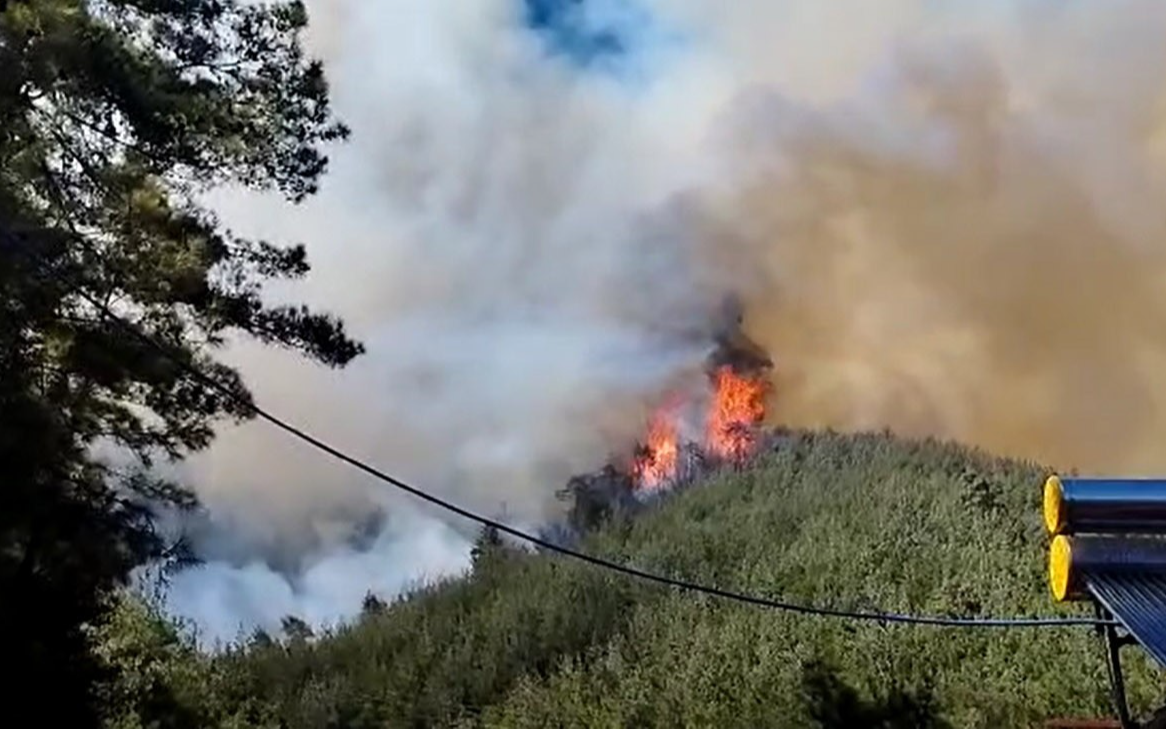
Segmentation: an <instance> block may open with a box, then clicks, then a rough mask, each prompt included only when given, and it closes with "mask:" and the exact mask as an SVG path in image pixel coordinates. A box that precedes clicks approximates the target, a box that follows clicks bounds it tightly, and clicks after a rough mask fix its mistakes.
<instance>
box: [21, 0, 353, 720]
mask: <svg viewBox="0 0 1166 729" xmlns="http://www.w3.org/2000/svg"><path fill="white" fill-rule="evenodd" d="M305 23H306V16H305V11H304V6H303V4H302V3H301V2H294V1H293V2H284V3H276V4H274V5H258V4H253V3H245V2H240V1H238V0H38V1H37V2H9V3H5V4H4V5H3V7H2V9H0V473H2V474H3V481H2V483H0V596H2V598H0V625H3V626H4V627H3V630H4V631H5V632H4V635H3V636H2V638H3V639H2V640H0V644H3V645H4V647H5V650H6V652H7V656H8V658H9V660H10V661H12V665H14V666H19V667H20V668H19V670H18V671H17V672H16V673H17V678H16V679H14V681H13V682H12V683H10V684H9V685H8V686H7V688H9V689H11V695H12V696H13V697H15V698H16V699H17V700H19V701H25V700H27V701H34V702H37V701H38V699H37V698H36V697H38V696H42V695H43V694H44V691H45V687H49V686H51V687H53V688H52V691H53V695H54V699H53V700H52V701H51V702H39V703H43V704H44V705H43V706H37V707H36V709H35V713H36V716H37V721H38V722H39V723H44V724H45V725H50V724H61V725H65V726H70V727H84V726H92V725H94V724H95V722H96V720H97V718H96V713H97V711H98V707H96V705H95V703H94V701H93V699H94V693H93V691H94V687H95V686H96V683H95V682H97V681H99V679H101V678H102V677H103V676H104V675H106V674H107V673H108V671H107V670H106V669H108V668H109V666H108V665H106V666H105V668H103V667H102V665H101V664H100V663H99V662H98V661H96V660H95V658H94V657H93V656H92V655H91V653H90V652H89V651H88V639H87V637H86V635H87V634H86V629H87V626H88V627H100V624H101V622H102V620H103V619H104V617H103V616H105V615H106V614H107V610H106V605H107V604H108V598H109V596H110V594H111V591H112V590H114V589H115V588H116V587H117V586H118V585H120V584H122V583H123V582H124V580H125V578H126V576H127V575H128V574H129V572H130V571H131V570H132V568H133V567H135V566H136V565H139V564H141V563H142V562H143V561H144V560H147V559H153V558H159V557H163V558H165V557H168V556H170V553H171V552H172V549H171V546H170V545H167V544H164V543H163V541H162V540H161V539H160V538H159V537H158V536H157V535H156V534H155V533H154V532H153V530H152V529H151V513H150V511H149V509H150V508H152V507H151V504H157V503H159V502H169V503H170V504H171V505H172V506H177V507H179V508H187V507H189V506H191V504H192V499H191V498H190V496H189V494H188V493H186V492H185V491H184V490H183V489H182V488H181V487H180V486H179V485H177V484H171V483H165V482H160V481H157V480H155V479H153V478H151V477H147V476H146V475H145V474H146V473H147V470H146V468H145V467H147V466H149V465H150V464H151V463H153V462H154V461H155V460H156V459H158V458H181V457H183V456H184V455H186V454H188V453H190V452H191V451H196V450H199V449H202V448H205V447H206V446H207V445H208V444H209V443H210V441H211V438H212V435H213V428H214V425H215V424H216V422H218V421H220V420H222V419H223V418H235V419H240V418H247V417H250V416H251V415H252V413H251V410H250V407H249V403H250V400H249V394H248V392H247V389H246V387H245V386H244V384H243V382H242V381H241V379H240V377H239V375H238V374H237V373H236V372H235V371H234V370H232V369H230V368H228V367H226V366H225V365H222V364H220V363H218V362H216V361H215V360H214V358H213V356H214V353H215V349H216V348H218V347H219V346H221V345H222V344H223V343H224V342H225V341H226V338H227V337H228V336H230V335H232V334H240V333H241V334H246V335H250V336H252V337H254V338H256V339H258V340H259V341H262V342H266V343H269V344H277V345H280V346H284V347H287V348H289V349H292V350H295V351H298V352H300V353H302V354H304V355H305V356H308V357H310V358H312V359H314V360H316V361H318V362H321V363H323V364H325V365H328V366H341V365H344V364H345V363H347V362H348V361H350V360H351V359H352V358H353V357H355V356H357V355H358V354H359V353H360V352H361V347H360V345H359V344H357V343H356V342H354V341H352V340H350V339H349V338H348V336H347V335H346V334H345V332H344V328H343V327H342V325H341V324H340V322H338V321H337V320H336V319H335V318H333V317H331V316H329V315H326V314H320V313H313V312H310V311H307V310H306V309H303V308H301V307H296V306H284V307H273V306H269V305H267V304H265V303H264V302H263V299H262V293H263V288H262V287H263V284H264V283H265V282H266V281H267V280H270V279H295V278H299V277H302V276H304V275H305V274H306V273H307V271H308V266H307V263H306V260H305V256H304V250H303V248H302V247H301V246H292V247H289V248H279V247H277V246H275V245H272V244H269V243H266V242H262V241H248V240H242V239H240V238H238V237H237V236H234V235H233V234H232V233H231V232H230V231H229V230H226V229H224V228H223V227H222V226H221V225H220V224H219V222H218V221H217V220H216V219H215V218H214V217H213V216H212V215H211V214H210V213H209V212H208V211H206V210H204V209H202V208H201V207H200V206H199V203H198V195H199V193H201V192H202V191H204V190H206V189H207V188H208V186H211V185H216V184H221V183H230V184H236V185H243V186H246V187H250V188H252V189H256V190H269V191H274V192H277V193H281V194H283V195H285V196H286V197H288V198H290V199H291V200H293V201H296V200H301V199H303V197H304V196H306V195H309V194H311V193H312V192H313V191H315V189H316V185H317V180H318V178H319V176H320V174H321V173H322V172H323V171H324V169H325V167H326V163H327V159H326V157H325V156H324V154H323V152H322V151H321V145H322V144H324V143H327V142H330V141H333V140H339V139H342V138H343V137H344V136H345V135H346V133H347V132H346V130H345V129H344V127H343V126H341V125H340V124H338V123H337V122H336V121H335V120H333V119H332V117H331V112H330V110H329V105H328V95H327V86H326V84H325V83H324V79H323V76H322V72H321V67H320V65H319V64H318V63H316V62H314V61H311V60H309V59H307V58H305V57H304V56H303V54H302V51H301V48H300V43H299V34H300V31H301V30H302V29H303V28H304V25H305ZM93 302H96V303H97V304H100V305H101V306H105V307H108V308H110V309H112V310H114V311H116V312H117V313H118V314H120V315H121V316H123V317H125V318H126V319H128V320H130V321H132V322H134V324H135V325H136V326H137V327H139V328H140V329H141V330H142V331H144V332H146V333H147V334H149V335H150V336H151V337H153V338H154V339H155V340H157V341H159V342H161V343H162V344H163V345H164V348H165V349H166V350H167V352H168V355H169V356H167V355H164V354H162V353H160V352H159V351H157V350H156V349H154V348H151V347H150V346H147V345H146V344H144V343H143V342H142V341H141V340H140V339H138V338H135V337H133V336H128V335H127V334H126V332H125V331H124V330H123V329H121V328H119V327H117V326H115V325H114V324H112V323H111V322H110V321H109V320H107V319H106V318H105V317H104V316H102V314H101V312H100V310H99V308H98V307H97V306H95V305H94V303H93ZM175 359H176V360H177V361H178V362H182V363H189V364H195V365H197V366H198V367H200V368H201V369H202V370H203V371H204V372H205V373H207V374H208V375H209V376H211V377H213V378H215V379H216V380H217V381H218V382H220V383H221V384H222V385H223V386H224V387H226V388H227V389H228V390H229V391H230V392H231V393H232V394H233V397H228V396H224V395H223V394H222V393H218V392H212V391H208V389H207V388H205V387H204V386H202V385H201V384H200V383H199V382H198V381H197V380H196V379H195V378H193V377H191V376H190V375H189V374H188V373H187V372H186V371H185V370H184V369H183V368H182V367H181V366H180V365H179V364H177V363H176V362H175V361H174V360H175ZM95 448H102V449H104V452H106V453H108V452H110V451H111V450H114V449H117V450H120V451H121V452H123V453H127V454H129V455H130V456H132V457H133V458H134V460H135V461H136V462H135V465H134V466H133V467H130V468H126V467H117V468H115V467H113V466H111V465H108V464H107V463H104V462H102V461H99V460H97V458H96V456H95V453H96V452H97V451H95ZM175 556H179V555H175ZM19 701H17V702H16V703H10V704H9V706H8V709H9V711H10V712H14V713H16V714H19V713H21V712H22V711H23V710H24V709H23V708H22V707H21V706H20V704H19Z"/></svg>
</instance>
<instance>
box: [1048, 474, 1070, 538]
mask: <svg viewBox="0 0 1166 729" xmlns="http://www.w3.org/2000/svg"><path fill="white" fill-rule="evenodd" d="M1044 517H1045V529H1047V530H1048V532H1049V534H1060V533H1061V530H1063V529H1064V528H1065V487H1064V485H1063V484H1061V479H1060V478H1058V477H1057V476H1049V478H1048V480H1047V481H1045V498H1044Z"/></svg>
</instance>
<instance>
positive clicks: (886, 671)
mask: <svg viewBox="0 0 1166 729" xmlns="http://www.w3.org/2000/svg"><path fill="white" fill-rule="evenodd" d="M1043 475H1044V474H1043V473H1042V471H1041V470H1040V469H1039V468H1037V467H1036V466H1033V465H1027V464H1018V463H1015V462H1011V461H1006V460H1002V459H997V458H992V457H990V456H988V455H985V454H981V453H976V452H970V451H968V450H966V449H961V448H958V447H955V446H952V445H947V444H942V443H937V442H931V441H927V442H904V441H901V440H896V439H894V438H892V437H890V436H885V435H857V436H840V435H833V434H795V435H794V436H793V437H792V438H790V439H787V440H785V441H783V442H782V443H781V444H780V445H779V446H778V447H777V448H776V449H775V450H774V451H773V452H772V453H769V454H766V455H764V456H763V457H761V458H760V459H759V461H758V462H757V463H756V465H755V466H754V467H752V468H749V469H746V470H743V471H740V472H732V473H724V474H721V475H719V476H715V477H713V478H711V479H710V480H709V481H708V482H707V483H705V484H703V485H699V486H696V487H693V488H690V489H687V490H685V491H683V492H681V493H678V494H676V495H675V496H674V497H673V498H670V499H666V500H664V501H662V502H661V503H660V504H659V505H658V506H654V507H653V508H651V509H649V510H648V511H647V512H646V513H644V514H641V515H640V516H639V517H637V518H636V519H635V520H633V521H631V522H621V523H620V524H619V525H618V526H617V527H611V528H607V529H601V530H600V531H598V532H597V533H594V534H592V535H591V536H590V537H588V539H587V543H586V545H585V546H586V548H587V549H588V550H591V551H594V552H597V553H602V554H605V555H608V556H611V557H613V558H616V559H618V560H621V561H625V562H629V563H632V564H635V565H637V566H639V567H644V568H648V569H651V570H655V571H658V572H662V573H666V574H669V575H674V576H676V577H683V578H686V579H690V580H695V581H699V582H703V583H707V584H713V585H717V586H720V587H724V588H731V589H734V590H739V591H742V592H748V593H752V594H758V595H767V596H772V597H775V598H777V597H780V598H784V599H790V600H798V601H803V602H812V603H816V604H820V605H829V606H833V607H846V608H861V609H875V608H878V609H885V610H894V611H910V612H922V613H929V614H938V615H957V614H959V615H980V616H987V615H1031V616H1035V615H1049V614H1062V613H1066V614H1067V613H1069V612H1070V609H1069V608H1061V609H1058V608H1057V607H1056V606H1055V605H1053V604H1052V602H1051V600H1050V599H1049V597H1048V594H1047V588H1046V586H1045V575H1044V559H1045V538H1044V535H1043V533H1042V531H1041V524H1040V509H1039V506H1040V504H1039V498H1040V488H1039V487H1040V484H1041V481H1042V479H1043ZM478 547H479V548H478V550H477V551H476V552H475V571H474V574H473V575H472V576H470V577H469V578H466V579H458V580H449V581H446V582H443V583H440V584H436V585H432V586H430V587H428V588H425V589H422V590H418V591H416V592H414V593H412V594H410V595H407V596H404V597H402V598H400V599H397V600H395V601H393V602H392V603H390V604H388V605H382V604H377V603H376V601H369V602H368V604H367V606H366V607H367V609H366V610H365V611H364V613H363V615H362V616H361V618H360V619H359V620H357V621H355V622H354V623H353V624H351V625H349V626H346V627H343V628H340V629H337V630H335V631H334V632H332V633H329V634H327V635H324V636H321V637H319V638H318V639H314V640H311V639H307V638H305V637H303V636H301V637H299V638H294V639H291V638H283V639H281V640H278V641H266V642H263V641H260V642H255V643H253V644H252V645H250V646H240V647H236V648H235V649H233V650H232V651H230V652H228V653H227V654H225V655H223V656H220V657H218V658H215V659H213V660H211V659H208V658H207V657H205V656H200V655H197V654H195V653H192V652H189V651H186V652H182V651H178V652H172V653H170V654H167V655H163V656H159V658H160V659H162V660H167V661H171V662H177V663H183V662H185V663H186V664H187V665H189V666H191V667H188V668H184V669H182V670H177V669H167V671H166V672H164V673H167V675H168V677H169V680H172V681H173V682H174V684H176V685H175V686H174V687H172V690H173V691H174V692H175V695H177V696H179V697H180V698H181V697H186V698H183V699H182V700H183V701H184V702H185V703H186V704H188V705H202V704H204V703H205V704H206V705H209V706H211V707H212V708H213V711H212V712H211V713H210V714H207V716H214V717H216V721H220V722H221V723H220V725H222V726H234V725H238V724H230V723H229V722H230V721H236V722H237V721H239V720H240V719H239V717H242V716H249V717H252V720H253V721H256V722H262V721H265V720H268V719H273V720H275V722H276V723H275V724H273V725H278V726H285V727H288V728H289V729H309V728H312V729H316V728H323V727H373V726H377V727H383V726H393V727H404V726H418V727H420V726H507V727H521V726H529V727H536V726H537V727H545V726H578V727H582V726H718V727H738V726H739V727H758V726H763V727H764V726H773V727H827V728H833V727H841V726H848V727H850V726H870V727H888V728H890V727H906V726H912V727H921V726H934V727H944V726H956V727H985V728H991V729H998V728H1000V727H1025V726H1033V725H1036V724H1039V723H1040V722H1041V721H1043V720H1044V719H1046V718H1049V717H1051V716H1057V715H1106V714H1110V713H1111V712H1112V710H1111V708H1110V706H1109V703H1108V694H1107V683H1106V675H1105V667H1104V663H1103V660H1102V658H1103V654H1102V651H1101V645H1100V643H1099V641H1098V639H1097V637H1096V636H1095V635H1094V634H1093V633H1092V632H1091V631H1089V630H1088V629H1086V628H1074V627H1069V628H1052V629H1049V628H1040V629H1032V628H1028V629H1012V630H998V629H987V630H986V629H976V630H972V629H952V628H937V627H918V626H886V625H882V624H877V623H853V622H847V621H843V620H838V619H821V618H812V617H806V616H799V615H793V614H785V613H778V612H774V611H770V610H765V609H761V608H757V607H750V606H747V605H739V604H731V603H726V602H723V601H720V600H716V599H712V598H707V597H702V596H699V595H693V594H685V593H680V592H677V591H672V590H667V589H664V588H659V587H656V586H652V585H645V584H640V583H637V582H633V581H631V580H629V579H627V578H623V577H620V576H618V575H611V574H607V573H605V572H602V571H599V570H597V569H595V568H593V567H590V566H587V565H580V564H575V563H572V562H568V561H565V560H563V559H560V558H552V557H548V556H541V555H540V556H534V555H528V554H524V553H519V552H516V551H514V550H513V549H512V548H508V547H506V546H505V545H503V544H502V543H501V541H500V540H497V539H495V538H491V537H490V536H489V535H484V536H483V539H482V540H480V541H479V545H478ZM1128 655H1129V657H1130V660H1129V661H1128V668H1129V671H1128V673H1129V675H1128V681H1129V690H1130V695H1131V699H1132V701H1133V703H1134V704H1135V706H1136V707H1137V708H1138V710H1140V711H1146V710H1148V709H1149V708H1151V705H1152V704H1154V703H1155V702H1160V700H1161V698H1162V687H1161V684H1160V679H1159V677H1158V674H1157V673H1156V672H1155V670H1154V669H1153V668H1151V667H1150V665H1149V664H1148V663H1147V661H1145V660H1144V659H1143V658H1142V657H1141V656H1140V654H1138V653H1137V652H1136V651H1130V652H1129V653H1128ZM200 672H201V673H200ZM208 677H209V678H208ZM191 682H194V683H198V684H199V685H202V686H210V687H211V689H209V690H207V691H205V692H204V693H202V694H200V693H198V692H197V691H194V690H193V689H190V688H189V686H188V687H187V688H186V689H182V688H181V686H182V685H183V684H190V683H191ZM163 683H164V681H163ZM248 702H250V703H248ZM255 725H260V726H263V725H264V724H262V723H257V724H255ZM121 726H128V725H127V724H122V725H121Z"/></svg>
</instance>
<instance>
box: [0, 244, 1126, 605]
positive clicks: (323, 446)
mask: <svg viewBox="0 0 1166 729" xmlns="http://www.w3.org/2000/svg"><path fill="white" fill-rule="evenodd" d="M0 233H2V234H3V238H4V240H5V241H6V245H5V246H4V247H11V249H13V250H16V251H17V252H19V253H21V254H24V253H27V251H23V250H20V248H21V246H20V242H19V240H18V239H17V237H16V236H15V235H14V234H12V233H11V232H10V231H8V230H0ZM29 257H30V258H31V257H32V255H31V254H29ZM70 290H71V291H73V293H75V294H76V295H77V296H79V297H80V298H82V299H83V300H84V301H86V302H87V303H88V304H89V305H90V306H93V307H94V308H95V309H97V310H98V311H99V312H101V314H102V316H104V317H106V318H107V319H109V320H110V321H111V322H113V323H114V324H115V325H117V326H119V327H121V328H122V329H123V330H125V331H126V332H127V333H128V334H130V335H131V336H133V337H134V338H136V339H138V340H139V341H141V342H142V343H143V344H145V345H147V346H149V347H151V348H153V349H155V350H157V351H158V352H159V353H161V354H162V355H163V356H165V357H166V358H167V359H169V360H170V361H172V362H173V363H175V364H176V365H178V366H179V367H181V368H182V369H183V370H184V371H185V372H186V373H187V374H189V375H190V376H191V377H194V378H195V379H196V380H198V381H199V382H201V383H203V384H204V385H205V386H207V387H209V388H211V389H213V390H215V391H217V392H219V393H221V394H223V395H225V396H226V397H228V398H230V399H232V400H234V401H235V402H236V403H237V404H240V405H243V406H244V407H245V408H246V409H248V410H250V411H251V412H253V413H254V414H255V415H256V417H258V418H260V419H262V420H265V421H267V422H268V423H270V424H272V425H274V426H275V427H276V428H278V429H280V430H282V431H284V432H285V433H288V434H289V435H291V436H292V437H294V438H297V439H299V440H301V441H303V442H304V443H307V444H308V445H310V446H312V447H313V448H316V449H317V450H320V451H323V452H324V453H326V454H328V455H330V456H332V457H333V458H335V459H336V460H338V461H341V462H343V463H346V464H348V465H349V466H351V467H353V468H355V469H357V470H358V471H361V472H363V473H366V474H368V475H370V476H372V477H373V478H376V479H378V480H380V481H383V482H385V483H387V484H389V485H391V486H395V487H396V488H398V489H400V490H402V491H404V492H406V493H408V494H410V495H412V496H415V497H417V498H418V499H421V500H423V501H427V502H429V503H430V504H433V505H435V506H437V507H440V508H442V509H444V510H446V511H449V512H452V513H454V514H457V515H458V516H461V517H463V518H465V519H469V520H470V521H474V522H477V523H479V524H481V525H483V526H486V527H491V528H493V529H496V530H497V531H499V532H502V533H504V534H508V535H510V536H512V537H514V538H516V539H519V540H522V541H524V542H528V543H530V544H534V545H537V546H539V547H542V548H543V549H546V550H549V551H552V552H556V553H558V554H561V555H563V556H566V557H570V558H572V559H577V560H579V561H581V562H586V563H588V564H591V565H595V566H596V567H601V568H603V569H607V570H611V571H613V572H618V573H620V574H624V575H627V576H630V577H634V578H636V579H640V580H644V581H646V582H654V583H657V584H660V585H665V586H667V587H673V588H677V589H680V590H686V591H689V592H696V593H702V594H705V595H712V596H714V597H719V598H723V599H725V600H731V601H734V602H739V603H745V604H749V605H757V606H761V607H767V608H771V609H774V610H780V611H784V612H791V613H798V614H802V615H812V616H820V617H837V618H845V619H850V620H866V621H873V622H879V623H903V624H911V625H934V626H940V627H963V628H1024V627H1058V626H1101V625H1115V624H1117V623H1116V622H1115V621H1112V620H1109V621H1107V620H1099V619H1095V618H962V617H955V618H948V617H938V616H927V615H911V614H906V613H888V612H871V611H853V610H840V609H835V608H824V607H816V606H812V605H800V604H797V603H791V602H785V601H781V600H771V599H769V598H764V597H759V596H755V595H746V594H742V593H738V592H732V591H729V590H722V589H720V588H717V587H711V586H708V585H701V584H698V583H695V582H688V581H685V580H678V579H673V578H671V577H665V576H663V575H658V574H654V573H651V572H646V571H644V570H640V569H636V568H635V567H629V566H627V565H622V564H619V563H617V562H612V561H610V560H607V559H603V558H602V557H596V556H594V555H590V554H587V553H585V552H580V551H578V550H575V549H571V548H570V547H564V546H562V545H559V544H555V543H553V542H550V541H547V540H545V539H543V538H541V537H538V536H535V535H533V534H528V533H526V532H524V531H521V530H519V529H515V528H514V527H511V526H507V525H506V524H503V523H502V522H499V521H496V520H494V519H490V518H489V517H486V516H482V515H480V514H476V513H474V512H472V511H469V510H468V509H465V508H463V507H460V506H458V505H457V504H454V503H452V502H449V501H446V500H445V499H442V498H440V497H438V496H434V495H433V494H430V493H427V492H425V491H423V490H421V489H419V488H417V487H415V486H411V485H410V484H408V483H406V482H404V481H402V480H400V479H398V478H395V477H394V476H392V475H390V474H388V473H385V472H384V471H381V470H380V469H378V468H376V467H375V466H371V465H369V464H367V463H365V462H364V461H362V460H360V459H358V458H356V457H354V456H350V455H348V454H347V453H345V452H344V451H341V450H340V449H338V448H336V447H334V446H332V445H330V444H328V443H327V442H325V441H323V440H321V439H319V438H317V437H316V436H313V435H311V434H310V433H307V432H305V431H304V430H302V429H300V428H299V427H297V426H295V425H292V424H291V423H289V422H287V421H286V420H283V419H282V418H279V417H277V416H275V415H273V414H271V413H270V412H268V411H267V410H265V409H263V408H261V407H259V406H258V405H256V404H254V403H244V402H241V401H240V400H239V399H238V398H237V396H236V395H235V393H233V392H232V391H231V390H230V389H229V388H227V387H226V386H225V385H223V384H222V383H220V382H218V381H216V380H215V379H214V378H212V377H210V376H208V375H206V374H205V373H203V372H202V371H201V370H199V369H198V368H197V367H195V366H194V365H193V364H191V363H190V362H188V361H187V360H186V358H185V357H181V356H179V355H177V354H175V353H173V352H171V351H170V349H169V348H168V347H166V346H165V345H163V344H162V343H160V342H158V341H157V340H155V339H154V338H152V337H150V336H149V335H147V334H146V333H144V332H142V331H141V330H140V329H139V328H138V327H136V326H134V325H133V324H131V323H130V322H127V321H126V320H125V319H123V318H122V317H120V316H118V315H117V314H115V313H114V312H112V311H110V309H109V308H108V307H107V306H106V305H105V304H103V303H102V302H100V301H99V300H97V299H96V298H95V297H93V296H91V295H90V294H88V293H87V292H85V291H84V290H83V289H81V288H78V287H70Z"/></svg>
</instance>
